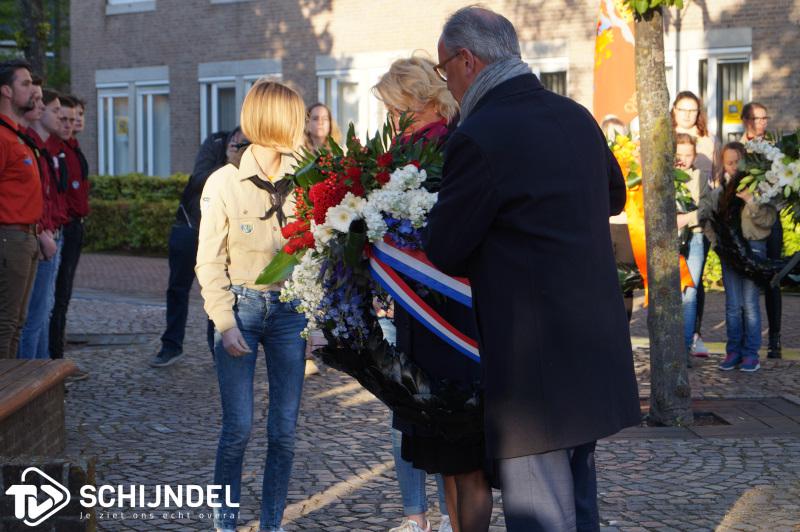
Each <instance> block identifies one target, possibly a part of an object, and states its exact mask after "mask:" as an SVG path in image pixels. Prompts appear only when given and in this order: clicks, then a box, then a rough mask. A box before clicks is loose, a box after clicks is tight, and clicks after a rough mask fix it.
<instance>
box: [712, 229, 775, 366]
mask: <svg viewBox="0 0 800 532" xmlns="http://www.w3.org/2000/svg"><path fill="white" fill-rule="evenodd" d="M749 243H750V248H751V249H752V250H753V254H754V255H756V256H758V257H762V258H763V257H766V254H767V243H766V240H750V241H749ZM722 285H723V287H724V288H725V330H726V332H727V335H728V342H727V344H726V346H725V350H726V352H727V353H728V356H730V355H734V357H735V360H742V359H744V358H745V357H755V359H756V360H757V359H758V350H759V349H760V348H761V309H760V308H759V288H758V285H757V284H756V283H755V282H754V281H752V280H751V279H749V278H747V277H745V276H744V275H742V274H741V273H739V272H738V271H736V270H734V269H733V268H732V267H731V266H730V265H729V264H727V263H726V262H725V261H724V260H723V261H722Z"/></svg>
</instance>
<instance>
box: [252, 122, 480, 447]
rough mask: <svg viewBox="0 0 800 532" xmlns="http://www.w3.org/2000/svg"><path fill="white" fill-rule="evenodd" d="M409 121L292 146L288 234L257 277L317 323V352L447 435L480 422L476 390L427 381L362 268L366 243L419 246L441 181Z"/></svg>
mask: <svg viewBox="0 0 800 532" xmlns="http://www.w3.org/2000/svg"><path fill="white" fill-rule="evenodd" d="M409 124H410V120H409V119H408V118H407V117H402V118H401V120H400V124H399V128H398V129H396V128H395V127H394V126H393V125H392V123H391V122H387V123H386V124H385V125H384V127H383V130H382V131H381V132H378V133H376V135H375V136H374V137H372V138H370V139H367V141H366V142H365V143H362V142H361V141H360V140H359V139H358V138H357V137H356V135H355V132H354V128H353V126H352V125H351V126H350V128H349V130H348V132H347V136H346V141H345V146H344V147H340V146H339V145H337V144H336V143H335V142H334V141H333V140H332V139H328V142H327V144H326V146H325V147H324V148H323V149H322V150H321V151H320V152H317V153H311V152H308V151H303V152H301V153H300V154H299V156H298V157H297V159H298V164H297V165H296V166H295V168H294V174H293V175H292V176H289V178H290V179H292V180H293V181H294V184H295V191H294V193H295V197H296V198H295V199H296V216H295V220H294V221H292V222H291V223H289V224H287V225H286V226H284V227H283V229H282V232H283V236H284V237H285V238H286V239H288V243H287V244H286V245H285V247H284V248H283V250H282V251H281V252H280V253H279V254H278V255H277V256H276V257H275V259H274V260H273V261H272V262H271V263H270V264H269V265H268V266H267V267H266V268H265V269H264V271H263V272H262V273H261V275H260V276H259V278H258V281H257V282H258V283H260V284H271V283H275V282H280V281H283V280H285V281H286V282H285V284H284V286H283V289H282V292H281V299H282V300H284V301H293V300H296V301H299V305H298V311H299V312H303V313H304V314H305V315H306V317H307V318H308V321H309V327H308V328H307V329H306V331H304V334H306V335H307V334H308V332H309V330H308V329H309V328H312V329H318V330H320V331H322V333H323V334H324V336H325V339H326V340H327V346H325V347H323V348H320V349H318V350H317V353H318V354H319V355H320V356H321V357H322V359H323V361H324V362H325V363H326V364H328V365H329V366H332V367H334V368H336V369H339V370H341V371H344V372H346V373H348V374H350V375H351V376H353V377H355V378H356V379H357V380H358V381H359V382H360V383H361V384H362V385H363V386H364V387H365V388H366V389H367V390H369V391H370V392H372V393H373V394H374V395H375V396H376V397H378V398H379V399H380V400H382V401H383V402H384V403H386V404H387V405H388V406H389V407H390V408H392V410H394V411H395V412H397V413H399V414H401V415H402V416H404V417H405V418H406V419H409V420H411V421H414V422H417V423H420V424H423V425H425V426H428V427H429V428H431V429H433V430H435V431H437V432H438V433H440V434H442V435H444V436H449V437H457V436H459V435H460V434H461V435H463V434H464V433H465V431H466V432H468V433H470V434H473V433H478V432H480V431H481V430H482V421H481V415H480V412H481V410H480V400H479V395H478V392H477V390H462V389H459V388H457V387H455V386H452V385H448V384H447V383H446V382H435V383H432V382H431V379H430V378H429V376H428V375H426V374H425V373H424V372H423V371H421V369H420V368H419V367H418V366H417V365H416V364H415V363H414V362H413V361H412V360H410V359H409V358H408V357H407V356H406V355H405V354H404V353H402V352H400V351H399V350H397V349H396V348H395V347H394V346H393V345H390V344H389V343H388V342H387V341H386V340H385V339H384V337H383V332H382V330H381V327H380V325H379V323H378V320H377V315H376V312H375V310H374V308H375V304H376V302H378V303H380V302H384V303H385V302H386V301H387V299H388V298H387V293H386V292H385V291H384V290H383V289H382V288H381V286H380V285H379V284H378V283H377V282H376V281H375V279H374V275H373V274H372V273H371V272H370V257H369V255H370V249H371V246H373V245H376V244H378V243H382V242H384V241H386V242H388V243H391V244H392V246H393V247H394V248H397V249H410V250H419V249H420V247H421V237H420V230H421V229H422V228H423V227H424V225H425V222H426V220H427V215H428V212H429V211H430V209H431V208H432V207H433V205H434V203H436V197H437V194H436V191H437V190H438V188H439V184H440V180H441V170H442V160H443V156H442V152H441V146H440V145H439V143H438V142H437V141H435V140H428V139H425V138H422V137H420V138H416V137H415V136H405V135H404V132H405V130H406V129H407V128H408V126H409ZM398 138H404V139H406V140H403V141H397V140H395V139H398ZM434 390H435V393H434Z"/></svg>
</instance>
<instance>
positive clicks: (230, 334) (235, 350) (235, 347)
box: [222, 327, 250, 357]
mask: <svg viewBox="0 0 800 532" xmlns="http://www.w3.org/2000/svg"><path fill="white" fill-rule="evenodd" d="M222 347H224V348H225V351H227V352H228V354H229V355H230V356H232V357H240V356H242V355H246V354H248V353H250V347H249V346H248V345H247V342H245V340H244V336H242V332H241V331H240V330H239V328H238V327H233V328H232V329H228V330H227V331H225V332H224V333H222Z"/></svg>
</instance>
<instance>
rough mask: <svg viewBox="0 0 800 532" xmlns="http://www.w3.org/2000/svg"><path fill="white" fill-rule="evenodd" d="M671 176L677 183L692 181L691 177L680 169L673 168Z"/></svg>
mask: <svg viewBox="0 0 800 532" xmlns="http://www.w3.org/2000/svg"><path fill="white" fill-rule="evenodd" d="M673 174H674V177H675V181H678V182H679V183H688V182H689V181H691V180H692V177H691V176H690V175H689V174H687V173H686V172H684V171H683V170H681V169H680V168H674V169H673Z"/></svg>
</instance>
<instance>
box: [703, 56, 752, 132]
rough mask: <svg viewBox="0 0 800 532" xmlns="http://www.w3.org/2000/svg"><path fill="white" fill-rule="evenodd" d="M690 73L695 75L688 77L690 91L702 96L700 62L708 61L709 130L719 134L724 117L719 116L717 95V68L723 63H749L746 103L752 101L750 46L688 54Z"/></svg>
mask: <svg viewBox="0 0 800 532" xmlns="http://www.w3.org/2000/svg"><path fill="white" fill-rule="evenodd" d="M687 56H688V57H687V62H688V65H687V67H688V69H689V72H693V73H694V75H689V76H687V78H688V80H687V81H688V83H687V85H688V87H689V90H691V91H692V92H694V93H695V94H698V95H699V94H700V79H699V72H700V61H702V60H706V61H707V66H706V68H707V70H706V77H707V81H706V101H705V102H703V104H704V105H705V107H706V114H707V117H708V130H709V132H713V134H714V135H716V134H717V132H718V131H719V130H720V129H719V125H720V124H719V122H720V120H721V119H722V117H720V116H718V114H717V107H718V104H719V103H720V102H719V101H718V99H719V96H720V95H719V94H717V66H718V65H719V64H721V63H747V64H748V69H747V71H748V77H747V79H745V80H744V103H747V102H748V101H750V100H751V99H752V87H753V50H752V47H750V46H740V47H730V48H711V49H706V50H692V51H691V53H688V54H687Z"/></svg>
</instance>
